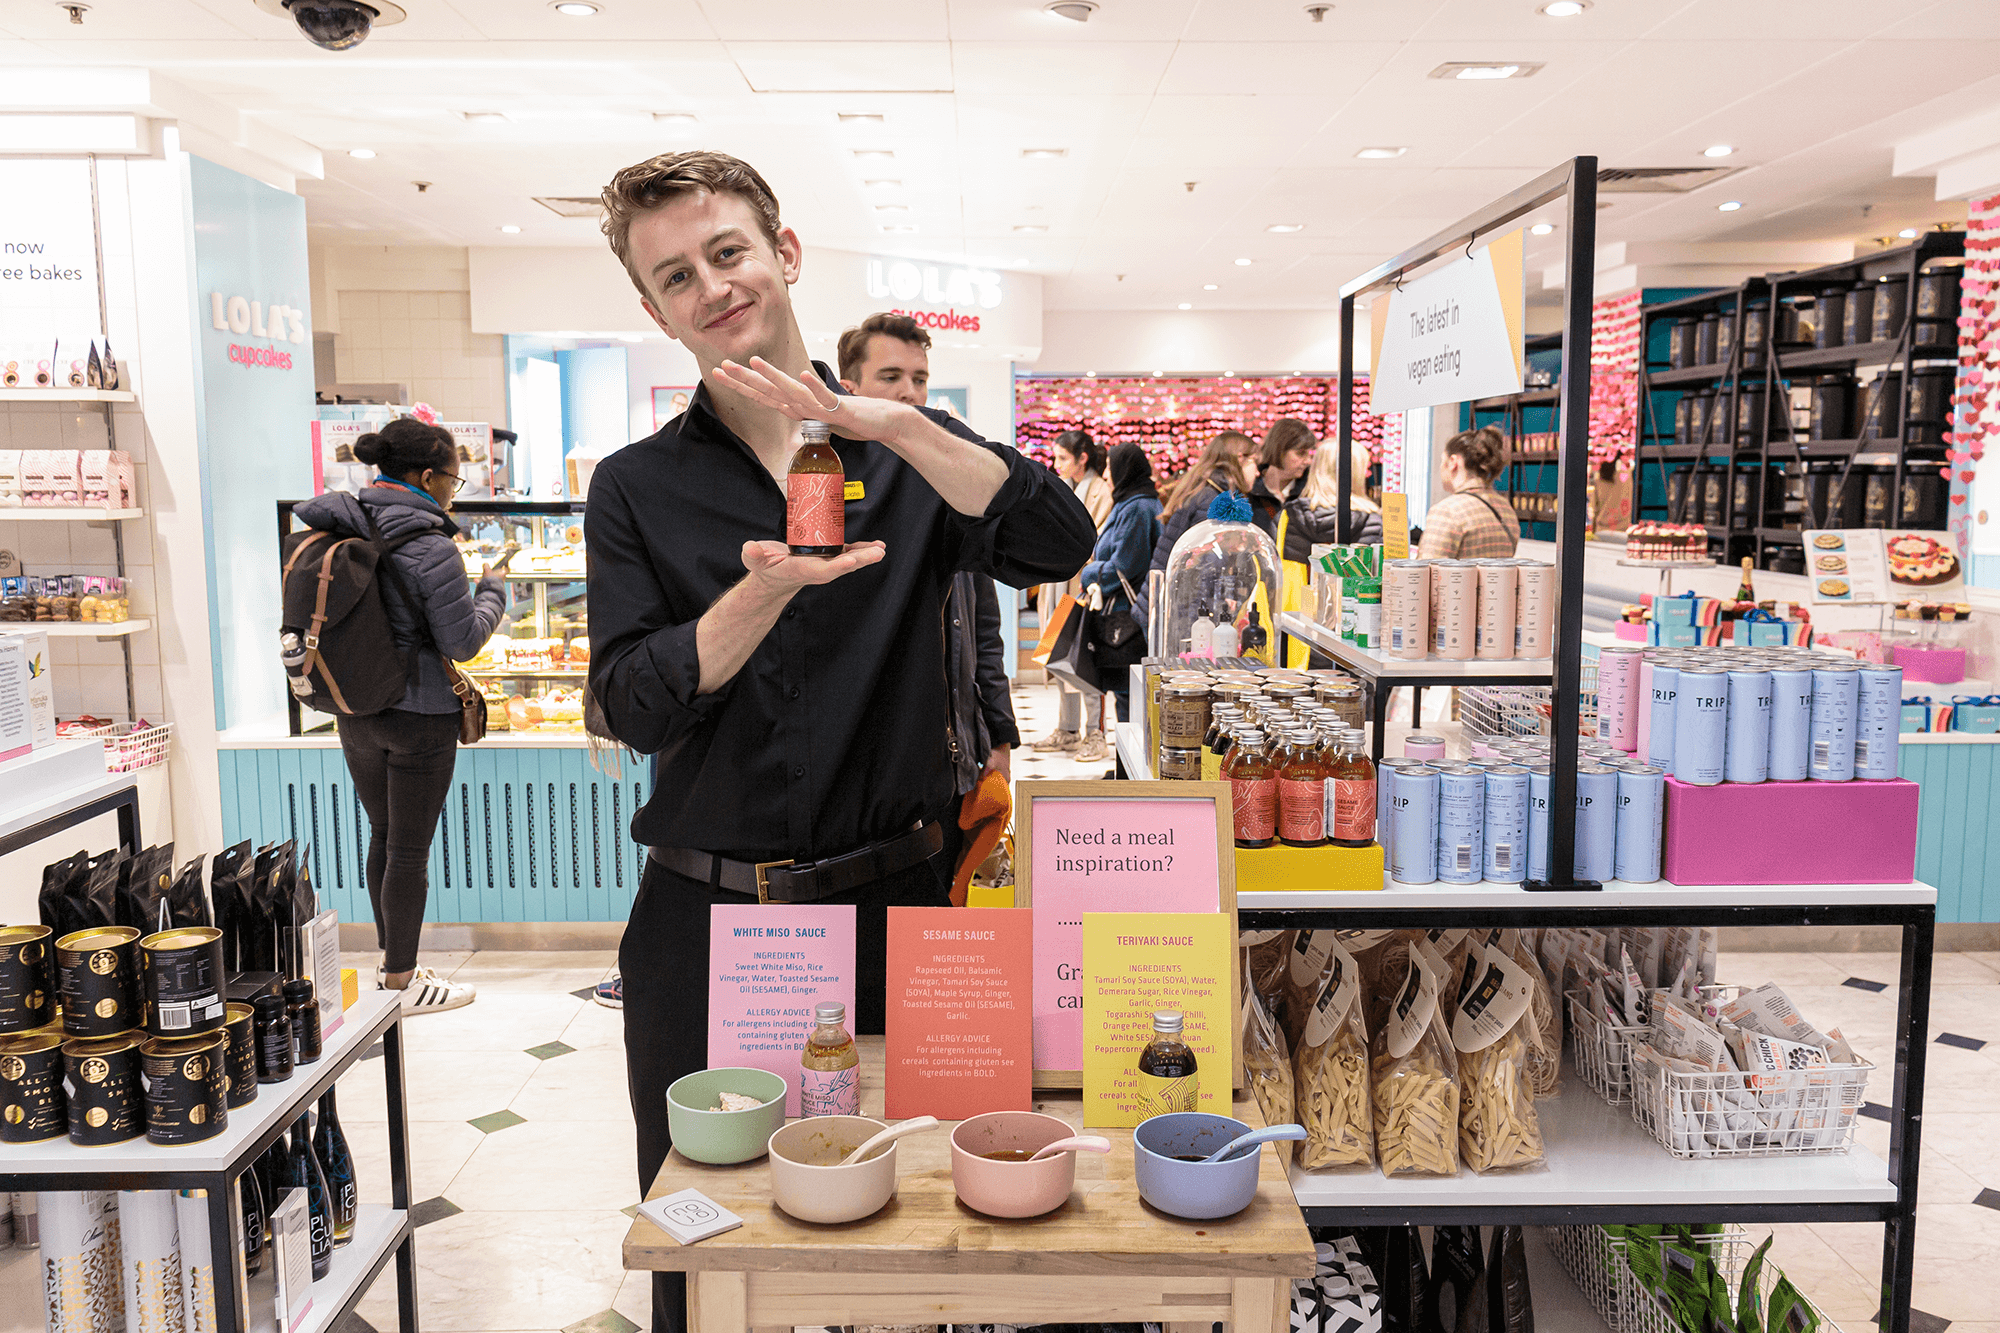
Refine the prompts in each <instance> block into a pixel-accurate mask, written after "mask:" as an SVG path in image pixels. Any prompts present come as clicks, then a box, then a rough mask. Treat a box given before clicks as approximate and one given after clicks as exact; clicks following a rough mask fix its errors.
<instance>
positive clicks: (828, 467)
mask: <svg viewBox="0 0 2000 1333" xmlns="http://www.w3.org/2000/svg"><path fill="white" fill-rule="evenodd" d="M799 438H800V439H801V440H803V441H804V443H802V444H800V445H799V448H798V452H797V453H795V454H793V455H792V465H791V467H790V468H789V469H788V470H787V471H786V473H785V545H787V546H788V547H790V548H791V553H792V554H793V555H839V554H840V553H841V552H842V551H844V550H846V549H847V547H846V542H847V508H846V506H847V472H846V470H845V469H844V468H843V467H841V464H840V455H839V454H837V453H835V452H834V451H833V443H832V438H833V437H832V432H831V431H829V430H828V429H827V425H826V423H825V422H824V421H802V422H800V423H799Z"/></svg>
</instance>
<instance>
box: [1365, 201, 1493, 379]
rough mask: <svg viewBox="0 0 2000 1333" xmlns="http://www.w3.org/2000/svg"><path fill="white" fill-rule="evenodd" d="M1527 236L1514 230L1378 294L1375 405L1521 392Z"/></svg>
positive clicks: (1375, 305) (1374, 316) (1376, 310)
mask: <svg viewBox="0 0 2000 1333" xmlns="http://www.w3.org/2000/svg"><path fill="white" fill-rule="evenodd" d="M1521 279H1522V241H1521V233H1520V232H1519V231H1513V232H1509V233H1508V234H1507V235H1505V236H1502V237H1500V238H1499V239H1498V240H1495V241H1494V242H1492V243H1491V244H1490V245H1486V246H1482V247H1481V248H1479V249H1477V250H1474V251H1473V252H1472V254H1471V256H1470V257H1469V258H1463V259H1459V260H1456V261H1454V262H1452V263H1449V264H1447V265H1445V266H1444V267H1443V268H1441V269H1439V270H1437V271H1436V272H1435V273H1427V274H1425V275H1424V276H1423V277H1421V278H1415V279H1412V280H1411V281H1409V282H1406V283H1404V284H1403V286H1402V287H1401V288H1400V289H1397V288H1391V289H1389V290H1387V291H1385V292H1382V293H1381V294H1379V295H1378V296H1377V297H1376V298H1375V304H1374V307H1373V309H1372V310H1371V312H1370V313H1371V314H1372V315H1373V323H1374V356H1375V359H1374V371H1373V374H1372V375H1371V376H1370V378H1369V381H1368V393H1369V402H1368V406H1369V410H1370V411H1372V412H1374V413H1376V414H1377V415H1380V414H1382V413H1385V412H1405V411H1408V410H1409V409H1411V408H1413V407H1432V406H1435V405H1436V404H1438V403H1460V402H1464V401H1466V400H1467V399H1471V398H1484V397H1487V396H1489V395H1492V394H1501V393H1519V392H1520V391H1521V331H1522V324H1521V318H1522V312H1521V304H1522V286H1521Z"/></svg>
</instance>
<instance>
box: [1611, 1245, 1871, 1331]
mask: <svg viewBox="0 0 2000 1333" xmlns="http://www.w3.org/2000/svg"><path fill="white" fill-rule="evenodd" d="M1604 1243H1605V1244H1606V1245H1607V1246H1608V1247H1609V1248H1610V1250H1611V1253H1612V1256H1613V1265H1614V1267H1615V1269H1616V1272H1617V1280H1618V1320H1617V1322H1616V1323H1613V1324H1612V1325H1611V1326H1612V1329H1613V1330H1614V1333H1687V1330H1686V1329H1685V1328H1684V1327H1683V1326H1682V1325H1681V1323H1680V1321H1679V1320H1677V1319H1675V1318H1674V1316H1673V1314H1672V1313H1671V1312H1670V1311H1669V1310H1668V1309H1667V1306H1666V1303H1665V1302H1664V1301H1662V1300H1661V1299H1660V1298H1659V1297H1658V1296H1655V1295H1654V1294H1653V1293H1652V1292H1650V1291H1648V1290H1647V1289H1646V1288H1645V1286H1644V1285H1643V1284H1642V1283H1641V1282H1640V1281H1639V1279H1638V1278H1637V1277H1636V1276H1634V1275H1633V1272H1632V1267H1631V1265H1630V1264H1629V1263H1628V1262H1627V1258H1626V1248H1627V1246H1626V1242H1623V1241H1619V1240H1613V1239H1611V1238H1610V1237H1608V1236H1607V1237H1605V1240H1604ZM1761 1243H1762V1241H1761V1237H1760V1238H1759V1239H1758V1240H1757V1241H1756V1242H1754V1243H1753V1241H1752V1239H1751V1237H1750V1235H1749V1233H1748V1232H1746V1231H1742V1230H1739V1229H1736V1228H1730V1229H1728V1230H1725V1231H1721V1232H1718V1233H1716V1234H1715V1235H1714V1236H1713V1238H1712V1239H1711V1241H1710V1243H1709V1244H1707V1245H1706V1246H1705V1248H1706V1249H1707V1250H1708V1252H1709V1257H1710V1258H1711V1259H1712V1260H1713V1261H1714V1263H1715V1265H1716V1267H1717V1268H1718V1269H1719V1270H1720V1271H1721V1273H1722V1275H1723V1277H1724V1279H1725V1281H1726V1285H1727V1289H1728V1293H1729V1300H1730V1305H1731V1309H1732V1311H1733V1310H1734V1309H1735V1308H1737V1306H1738V1304H1739V1303H1740V1302H1741V1300H1742V1298H1743V1270H1744V1268H1745V1267H1746V1266H1747V1265H1748V1263H1749V1260H1750V1256H1751V1254H1752V1253H1753V1252H1755V1250H1756V1247H1757V1244H1761ZM1668 1262H1671V1261H1670V1260H1669V1261H1668ZM1783 1272H1784V1270H1783V1269H1782V1268H1780V1267H1779V1266H1778V1265H1777V1264H1775V1263H1772V1262H1770V1261H1769V1257H1768V1256H1767V1257H1766V1261H1765V1263H1764V1264H1763V1265H1762V1266H1761V1267H1760V1268H1759V1269H1758V1270H1757V1309H1758V1312H1759V1316H1760V1317H1759V1320H1758V1322H1759V1323H1760V1324H1761V1323H1763V1322H1764V1320H1763V1319H1762V1317H1761V1316H1762V1314H1763V1312H1764V1311H1767V1310H1769V1309H1770V1305H1771V1291H1772V1289H1773V1288H1775V1287H1776V1286H1777V1284H1778V1279H1779V1278H1780V1277H1781V1276H1783ZM1806 1304H1807V1305H1808V1306H1811V1307H1812V1312H1813V1314H1814V1315H1816V1316H1817V1317H1818V1319H1819V1333H1840V1326H1839V1325H1838V1324H1836V1323H1834V1322H1833V1321H1832V1320H1831V1319H1828V1318H1827V1317H1826V1315H1825V1313H1824V1312H1822V1311H1821V1310H1820V1309H1819V1307H1818V1306H1814V1305H1812V1302H1811V1301H1810V1300H1808V1301H1807V1302H1806ZM1734 1322H1735V1321H1734V1319H1733V1317H1732V1319H1731V1324H1732V1326H1733V1325H1734ZM1773 1333H1782V1331H1780V1330H1774V1331H1773Z"/></svg>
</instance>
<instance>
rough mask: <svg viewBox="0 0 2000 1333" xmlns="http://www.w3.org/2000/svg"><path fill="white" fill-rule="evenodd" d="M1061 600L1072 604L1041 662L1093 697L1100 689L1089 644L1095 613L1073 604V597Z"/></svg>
mask: <svg viewBox="0 0 2000 1333" xmlns="http://www.w3.org/2000/svg"><path fill="white" fill-rule="evenodd" d="M1063 600H1064V601H1065V602H1069V603H1071V604H1072V607H1071V610H1070V613H1069V615H1068V616H1067V617H1065V618H1064V620H1063V624H1062V628H1061V629H1060V630H1058V631H1056V640H1055V644H1054V646H1053V647H1052V648H1051V649H1050V650H1049V657H1048V660H1047V661H1046V662H1044V663H1043V664H1042V665H1043V666H1045V667H1047V668H1048V671H1049V674H1050V675H1051V676H1054V677H1055V678H1056V679H1057V680H1059V681H1061V682H1063V683H1064V684H1065V685H1068V686H1069V687H1070V688H1071V689H1076V690H1081V691H1083V692H1084V693H1085V694H1086V695H1090V696H1093V697H1095V696H1096V695H1099V694H1102V693H1103V687H1102V686H1100V685H1099V684H1098V683H1097V653H1096V650H1095V648H1094V647H1093V645H1092V639H1093V636H1094V635H1095V633H1096V628H1095V625H1094V622H1095V621H1096V619H1097V613H1096V612H1094V611H1092V610H1091V609H1090V608H1089V607H1087V606H1078V605H1074V599H1073V598H1067V597H1066V598H1064V599H1063Z"/></svg>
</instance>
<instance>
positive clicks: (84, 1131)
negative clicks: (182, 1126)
mask: <svg viewBox="0 0 2000 1333" xmlns="http://www.w3.org/2000/svg"><path fill="white" fill-rule="evenodd" d="M64 938H65V939H67V938H69V937H68V936H65V937H64ZM62 1052H63V1094H64V1095H65V1096H66V1097H67V1098H68V1099H69V1141H70V1142H71V1143H74V1144H77V1145H78V1146H79V1147H84V1148H97V1147H102V1146H103V1145H105V1144H107V1143H123V1142H124V1141H125V1140H127V1139H136V1138H138V1137H139V1136H140V1135H141V1134H143V1133H145V1132H146V1117H145V1110H146V1102H145V1094H144V1092H143V1091H142V1090H141V1088H140V1086H139V1037H138V1033H137V1031H136V1030H134V1031H132V1032H121V1033H119V1034H118V1035H116V1036H113V1037H71V1038H70V1039H69V1040H67V1041H65V1042H64V1043H63V1046H62Z"/></svg>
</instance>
